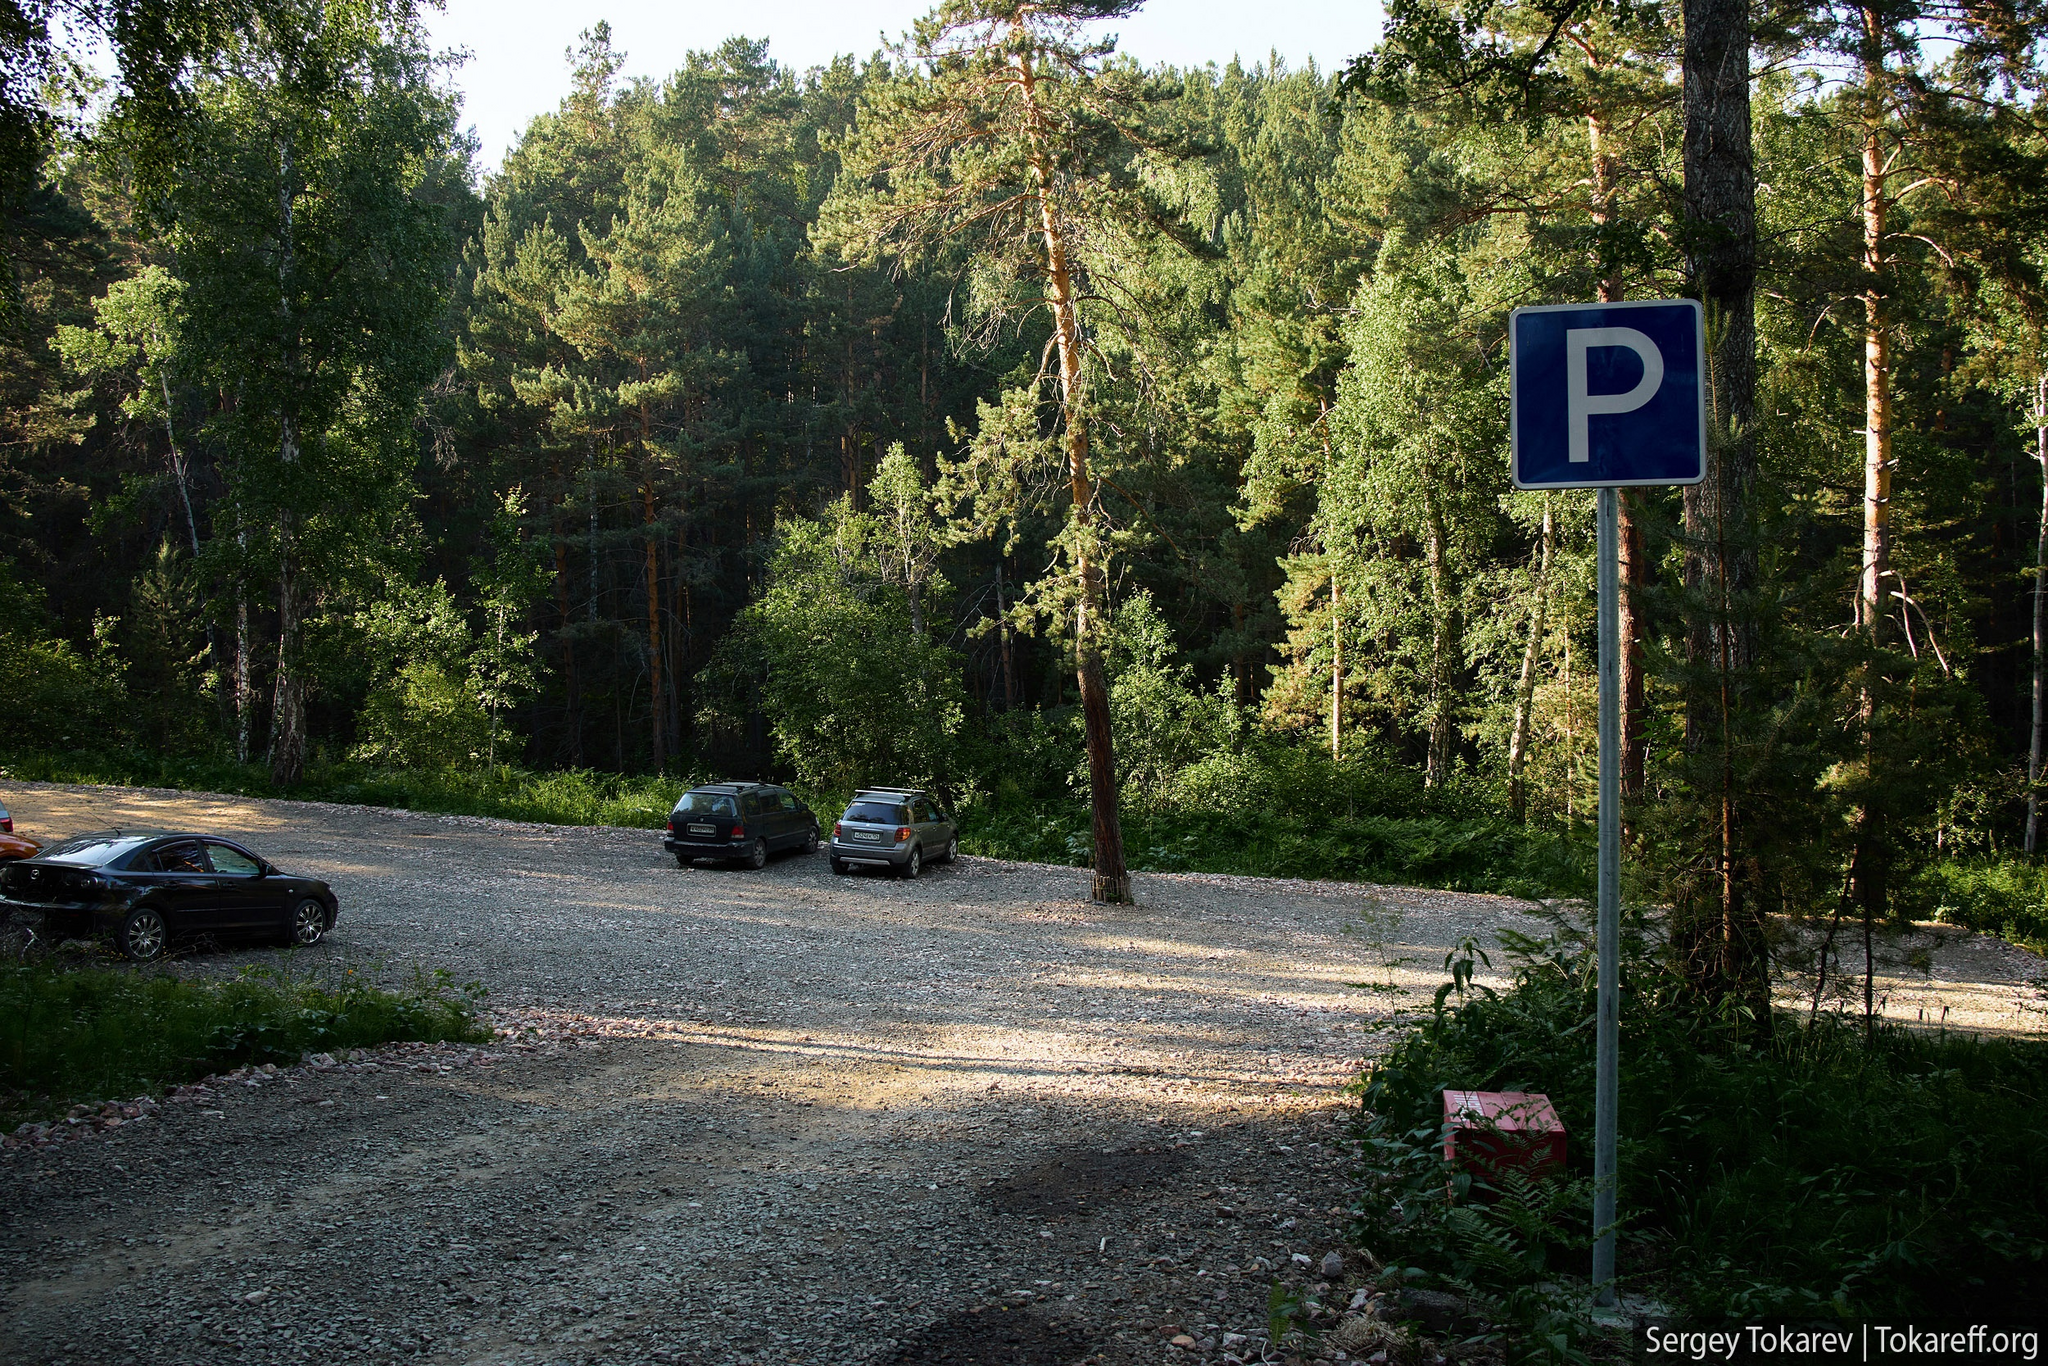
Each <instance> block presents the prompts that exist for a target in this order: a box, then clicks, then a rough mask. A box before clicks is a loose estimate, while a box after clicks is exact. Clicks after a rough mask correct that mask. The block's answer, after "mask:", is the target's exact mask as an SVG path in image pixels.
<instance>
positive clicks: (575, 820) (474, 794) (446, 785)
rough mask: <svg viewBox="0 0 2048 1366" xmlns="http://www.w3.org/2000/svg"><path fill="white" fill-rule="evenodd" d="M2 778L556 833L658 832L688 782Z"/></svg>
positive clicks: (515, 771) (148, 761) (320, 770)
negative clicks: (346, 807) (383, 810)
mask: <svg viewBox="0 0 2048 1366" xmlns="http://www.w3.org/2000/svg"><path fill="white" fill-rule="evenodd" d="M0 757H4V758H5V760H6V768H5V769H4V770H0V774H4V776H7V777H11V778H16V779H20V780H22V781H24V782H52V783H107V784H112V785H117V786H125V787H168V788H178V789H181V790H185V791H192V792H225V793H233V794H235V795H237V796H244V797H286V798H290V799H292V800H295V801H321V802H351V803H358V804H361V805H364V806H383V807H392V808H396V809H398V810H401V811H433V812H440V813H444V814H447V815H453V816H492V817H496V818H498V819H501V820H513V821H538V822H542V823H544V824H548V825H616V826H626V827H630V828H633V829H639V830H659V829H661V827H662V825H663V824H664V823H665V822H666V821H667V819H668V813H669V809H670V808H671V807H672V806H674V805H675V799H676V794H677V793H678V792H680V791H681V790H682V780H678V779H676V778H673V777H667V776H663V775H659V774H653V775H649V774H628V773H605V772H599V771H596V770H592V769H555V770H551V771H548V772H542V773H536V772H533V771H531V770H527V769H520V768H513V767H511V766H509V765H504V764H500V765H499V766H497V767H496V768H491V769H484V768H477V767H465V768H446V769H443V768H404V769H390V768H377V767H373V766H371V765H368V764H363V763H359V762H352V761H332V760H328V759H326V758H324V757H323V756H321V755H320V754H318V753H315V754H314V756H313V757H312V759H311V761H310V762H309V763H308V764H307V766H306V771H305V773H304V774H303V775H301V777H300V779H299V781H298V782H296V783H292V784H289V785H286V786H282V787H280V786H279V785H278V784H277V783H276V782H274V781H273V780H272V777H271V774H270V769H269V767H268V766H267V765H262V764H245V763H236V762H235V761H234V760H233V759H229V758H220V757H214V758H194V757H178V756H166V755H162V754H158V753H153V752H147V751H133V750H130V751H119V750H107V749H100V750H89V749H87V750H81V749H71V750H54V751H48V750H45V751H35V752H31V753H26V754H13V755H4V756H0Z"/></svg>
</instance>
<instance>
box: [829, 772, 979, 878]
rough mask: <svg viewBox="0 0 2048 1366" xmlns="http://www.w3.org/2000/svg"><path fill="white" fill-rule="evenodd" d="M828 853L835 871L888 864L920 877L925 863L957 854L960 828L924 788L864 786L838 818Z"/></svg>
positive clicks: (948, 860)
mask: <svg viewBox="0 0 2048 1366" xmlns="http://www.w3.org/2000/svg"><path fill="white" fill-rule="evenodd" d="M830 852H831V855H832V871H833V872H835V873H850V872H852V871H853V870H854V869H856V868H887V869H890V870H891V871H893V872H894V873H895V874H896V876H898V877H916V876H917V875H918V874H919V873H921V872H923V871H924V865H925V864H927V863H951V862H952V861H953V860H954V859H955V858H957V857H958V856H959V853H960V828H959V827H958V826H956V825H955V824H954V823H953V818H952V817H951V816H950V815H948V814H947V813H946V811H945V810H944V808H942V807H941V806H940V805H939V804H938V801H937V800H936V799H935V798H933V797H932V795H931V794H930V793H928V792H925V791H923V790H922V789H920V788H914V787H869V788H862V789H861V790H860V791H858V792H856V793H854V794H853V801H852V802H851V803H850V804H849V805H848V806H847V808H846V814H845V815H843V816H841V817H840V818H839V819H838V820H837V821H836V822H834V824H833V826H832V846H831V851H830Z"/></svg>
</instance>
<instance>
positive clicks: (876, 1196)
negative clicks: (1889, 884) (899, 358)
mask: <svg viewBox="0 0 2048 1366" xmlns="http://www.w3.org/2000/svg"><path fill="white" fill-rule="evenodd" d="M4 795H5V798H6V801H7V803H8V805H9V806H10V807H11V808H12V809H13V811H14V814H15V816H16V819H17V822H18V824H19V827H20V828H22V829H23V830H25V831H27V832H29V833H31V834H42V833H57V832H64V831H69V830H74V829H84V828H94V827H105V826H112V825H149V826H163V827H172V826H176V827H197V828H205V829H210V830H217V831H221V832H223V833H229V834H233V835H238V836H240V837H242V838H244V839H246V840H247V841H248V842H250V843H251V844H252V845H253V847H255V848H256V849H257V850H259V851H260V852H262V853H264V854H265V855H266V856H268V857H270V858H271V859H273V860H274V861H276V862H278V863H279V864H281V865H283V866H284V867H286V868H288V869H291V870H293V871H304V872H309V873H312V874H315V875H317V876H321V877H324V878H327V879H328V880H329V881H330V882H332V883H333V885H334V886H335V889H336V891H337V892H338V894H339V895H340V897H341V902H342V919H341V922H340V924H339V925H338V927H337V928H336V930H335V932H334V934H333V935H332V936H331V938H330V939H329V941H328V942H327V943H325V944H323V945H321V946H319V947H318V948H316V949H313V950H311V951H307V952H303V953H298V954H294V955H291V956H289V957H288V958H287V957H286V956H285V955H283V954H281V953H280V952H278V951H273V950H263V949H258V950H240V951H226V952H221V951H212V952H197V953H192V954H189V955H187V956H185V957H183V958H181V959H180V960H179V961H178V962H177V963H176V964H175V965H174V966H173V968H172V970H175V971H180V972H191V973H226V972H233V971H237V970H239V969H240V967H241V966H242V965H244V964H247V963H251V962H260V963H266V964H271V965H280V964H282V965H285V966H288V967H289V969H290V970H291V971H294V972H309V973H320V974H332V973H339V972H343V971H347V970H350V969H354V970H355V971H358V972H363V973H372V974H376V975H379V976H382V977H384V978H387V979H404V978H407V977H410V975H411V974H412V973H414V972H415V971H418V970H429V971H431V970H433V969H437V968H446V969H448V970H449V971H450V972H452V973H453V974H455V977H456V980H458V981H465V980H469V979H472V978H474V979H479V980H481V981H483V982H485V983H487V984H488V986H489V987H490V990H491V993H492V995H491V998H490V999H491V1006H492V1009H493V1011H494V1013H495V1015H496V1018H497V1019H498V1021H499V1023H500V1024H501V1025H505V1026H508V1027H512V1028H515V1029H522V1028H529V1027H530V1030H531V1032H530V1033H528V1034H524V1035H520V1034H515V1035H514V1036H512V1037H510V1038H508V1039H506V1040H504V1041H502V1042H501V1043H500V1044H498V1045H494V1046H491V1047H488V1048H483V1049H442V1050H426V1051H418V1052H412V1053H406V1052H397V1053H388V1054H383V1055H379V1056H378V1057H375V1058H371V1059H342V1060H337V1061H336V1063H335V1064H334V1065H333V1066H325V1065H323V1066H320V1067H314V1068H303V1069H290V1070H288V1071H287V1072H284V1073H280V1074H278V1075H276V1076H269V1075H265V1074H262V1073H258V1074H254V1075H250V1076H246V1077H241V1078H236V1079H233V1080H231V1081H226V1082H223V1083H222V1084H220V1085H217V1086H216V1087H214V1088H212V1089H211V1090H210V1091H209V1092H207V1093H205V1094H204V1095H202V1096H201V1097H200V1098H199V1099H196V1100H191V1101H187V1102H185V1103H179V1104H167V1105H165V1106H163V1107H161V1108H160V1109H159V1110H158V1111H157V1112H156V1114H155V1115H154V1116H152V1117H151V1118H149V1119H148V1120H146V1121H144V1122H136V1123H129V1124H126V1125H124V1126H122V1127H120V1128H118V1129H115V1130H113V1131H112V1132H110V1133H107V1134H105V1135H103V1136H100V1137H97V1138H94V1139H91V1140H89V1141H83V1142H77V1143H69V1144H64V1145H61V1146H57V1147H50V1148H41V1149H36V1148H17V1149H14V1150H12V1151H9V1152H6V1153H4V1154H0V1191H4V1193H5V1194H4V1197H0V1208H4V1214H0V1358H4V1359H5V1360H7V1361H10V1362H24V1363H30V1362H35V1363H42V1362H49V1363H60V1362H61V1363H88V1362H91V1363H98V1362H130V1361H133V1362H148V1363H160V1362H181V1363H182V1362H221V1363H227V1362H235V1363H265V1362H300V1361H319V1362H328V1361H351V1362H354V1361H368V1362H383V1361H435V1362H477V1363H513V1362H521V1363H526V1362H532V1363H540V1362H577V1363H582V1362H614V1363H621V1366H624V1364H626V1363H634V1362H644V1361H653V1362H662V1363H670V1362H674V1363H700V1362H701V1363H771V1362H772V1363H782V1362H791V1363H799V1362H801V1363H826V1362H833V1363H838V1362H845V1363H863V1364H864V1366H865V1364H868V1363H874V1364H876V1366H879V1364H880V1363H895V1364H896V1366H913V1364H916V1363H938V1362H983V1361H986V1362H1003V1363H1021V1364H1024V1366H1029V1364H1030V1363H1040V1362H1042V1363H1047V1364H1048V1366H1050V1364H1051V1363H1056V1362H1057V1363H1066V1362H1073V1361H1079V1360H1083V1359H1090V1360H1101V1361H1104V1362H1111V1363H1123V1362H1132V1363H1135V1362H1161V1361H1190V1362H1192V1361H1207V1362H1222V1361H1226V1360H1229V1359H1232V1358H1238V1359H1255V1358H1256V1355H1257V1351H1256V1348H1257V1338H1258V1336H1259V1335H1261V1334H1262V1333H1263V1330H1264V1325H1265V1322H1266V1307H1267V1294H1268V1289H1269V1287H1270V1286H1271V1284H1272V1282H1273V1280H1274V1279H1275V1277H1276V1276H1279V1275H1286V1276H1289V1277H1292V1278H1293V1279H1294V1280H1295V1281H1297V1282H1301V1283H1304V1284H1306V1285H1308V1286H1310V1287H1312V1288H1313V1287H1314V1286H1316V1285H1318V1284H1320V1283H1321V1282H1322V1281H1323V1280H1325V1279H1327V1280H1329V1281H1330V1282H1331V1284H1330V1285H1329V1286H1328V1287H1327V1288H1326V1289H1324V1290H1323V1291H1322V1292H1321V1294H1322V1296H1323V1297H1324V1298H1326V1299H1330V1300H1333V1301H1339V1302H1341V1301H1342V1300H1343V1299H1344V1298H1348V1295H1349V1291H1350V1287H1351V1285H1353V1284H1355V1283H1356V1282H1357V1281H1358V1280H1359V1279H1360V1272H1361V1268H1360V1267H1359V1265H1358V1263H1357V1258H1356V1257H1355V1256H1354V1257H1353V1259H1352V1262H1351V1264H1350V1265H1348V1266H1347V1267H1346V1269H1345V1270H1344V1271H1343V1272H1341V1273H1339V1274H1335V1275H1329V1276H1327V1277H1326V1276H1325V1273H1324V1272H1323V1271H1322V1270H1321V1267H1322V1259H1323V1258H1324V1257H1325V1255H1326V1254H1327V1253H1328V1252H1330V1251H1331V1250H1332V1249H1333V1248H1336V1247H1338V1246H1339V1245H1340V1242H1339V1239H1338V1236H1337V1233H1338V1229H1339V1228H1340V1226H1341V1224H1342V1215H1341V1210H1340V1208H1339V1207H1340V1205H1341V1203H1342V1199H1343V1187H1344V1170H1345V1167H1346V1163H1347V1151H1346V1148H1345V1146H1344V1141H1345V1133H1346V1130H1345V1125H1344V1119H1345V1116H1346V1114H1347V1113H1348V1112H1349V1111H1350V1109H1351V1102H1349V1101H1347V1100H1346V1098H1345V1096H1344V1094H1343V1087H1344V1085H1345V1084H1346V1082H1348V1081H1349V1080H1350V1079H1351V1078H1352V1077H1353V1076H1355V1075H1356V1073H1357V1070H1358V1067H1359V1064H1360V1062H1361V1060H1362V1059H1363V1058H1364V1057H1365V1056H1367V1055H1368V1054H1369V1053H1370V1052H1371V1051H1372V1050H1373V1049H1374V1047H1375V1046H1376V1044H1375V1040H1376V1038H1377V1037H1378V1036H1377V1035H1376V1033H1375V1032H1374V1031H1375V1027H1376V1026H1377V1025H1379V1024H1380V1023H1382V1022H1383V1021H1384V1020H1385V1019H1386V1018H1387V1017H1388V1016H1389V1014H1390V1013H1391V1012H1392V1011H1394V1010H1396V1009H1398V1008H1400V1007H1401V1006H1403V1005H1410V1006H1412V1005H1413V1004H1414V1003H1415V1000H1416V997H1415V993H1416V992H1417V991H1420V990H1423V989H1426V988H1431V987H1433V986H1434V984H1435V983H1436V982H1437V981H1438V980H1440V977H1441V969H1442V962H1443V956H1444V954H1445V952H1446V951H1447V950H1448V947H1449V946H1450V945H1452V944H1455V943H1456V942H1457V941H1458V940H1459V939H1460V938H1462V937H1463V936H1465V935H1468V934H1470V935H1477V936H1480V937H1481V938H1482V939H1483V940H1486V941H1488V942H1490V939H1491V935H1492V933H1493V931H1495V930H1497V929H1499V928H1501V927H1502V926H1514V927H1516V928H1520V929H1523V930H1534V929H1535V928H1537V925H1538V922H1536V921H1535V920H1533V919H1532V918H1530V917H1529V916H1528V915H1526V914H1525V913H1524V911H1525V909H1526V908H1524V907H1522V906H1521V904H1520V903H1517V902H1514V901H1511V900H1508V899H1505V898H1499V897H1485V896H1462V895H1456V894H1450V893H1439V892H1418V891H1406V890H1399V889H1384V888H1377V889H1376V888H1362V887H1358V886H1349V885H1340V884H1319V883H1300V882H1280V881H1266V880H1260V879H1247V878H1205V877H1197V876H1178V877H1153V876H1140V877H1139V878H1138V880H1137V894H1138V900H1139V904H1138V905H1137V906H1136V907H1133V908H1106V907H1100V906H1095V905H1092V904H1090V903H1088V902H1087V901H1086V900H1085V896H1086V887H1087V883H1086V874H1085V873H1083V872H1081V871H1079V870H1075V869H1066V868H1054V867H1045V866H1039V865H1020V864H1005V863H997V862H993V861H987V860H978V859H963V860H961V861H960V862H959V863H958V864H955V865H953V866H950V867H942V868H935V869H933V870H931V871H930V872H928V873H927V875H926V876H925V878H924V879H922V880H921V881H918V882H915V883H906V882H899V881H894V880H887V879H883V878H880V877H876V876H871V875H869V876H857V877H853V878H835V877H833V876H832V875H831V873H830V872H829V871H828V870H827V868H826V866H825V862H824V860H823V858H822V857H821V856H820V857H806V856H802V855H796V856H786V857H783V858H781V859H778V860H776V861H774V862H772V863H771V864H770V865H769V867H768V868H767V869H765V870H763V871H761V872H758V873H752V872H745V871H737V870H726V869H717V868H708V867H702V868H696V869H691V870H687V871H685V870H682V869H678V868H677V867H676V866H675V865H674V863H673V861H671V860H670V859H668V857H667V856H666V855H664V854H663V853H662V852H661V850H660V847H659V844H658V840H657V837H656V836H655V835H653V834H652V833H650V832H646V831H624V830H612V829H577V828H562V827H544V826H529V825H518V824H511V823H505V822H495V821H484V820H477V819H470V818H455V817H432V816H420V815H413V814H407V813H402V812H389V811H378V810H371V809H366V808H360V807H342V806H324V805H316V804H294V803H281V802H259V801H250V800H244V799H239V798H207V797H202V796H193V795H190V794H173V793H149V792H137V791H132V790H117V789H86V788H59V787H38V786H32V785H21V784H17V785H9V786H8V787H6V789H5V793H4ZM2034 961H2035V962H2036V963H2037V962H2038V960H2034ZM2009 981H2010V979H2008V982H2009ZM2001 989H2003V988H2001ZM2011 990H2012V991H2020V990H2022V989H2021V988H2018V987H2012V988H2011ZM2001 999H2004V998H2001ZM2008 1004H2009V1003H2008ZM2011 1008H2013V1009H2017V1008H2016V1007H2011ZM1304 1261H1306V1262H1307V1263H1308V1268H1306V1269H1305V1268H1304V1266H1303V1262H1304ZM1333 1269H1334V1268H1333Z"/></svg>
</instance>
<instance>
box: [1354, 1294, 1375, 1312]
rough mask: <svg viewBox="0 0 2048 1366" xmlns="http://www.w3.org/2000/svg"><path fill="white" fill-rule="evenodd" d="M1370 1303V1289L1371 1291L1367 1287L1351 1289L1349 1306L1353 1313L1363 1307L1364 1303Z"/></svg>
mask: <svg viewBox="0 0 2048 1366" xmlns="http://www.w3.org/2000/svg"><path fill="white" fill-rule="evenodd" d="M1371 1303H1372V1291H1371V1290H1369V1289H1365V1288H1360V1289H1358V1290H1355V1291H1353V1292H1352V1294H1351V1304H1350V1308H1351V1311H1352V1312H1353V1313H1356V1312H1357V1311H1359V1310H1360V1309H1363V1308H1365V1306H1366V1305H1368V1304H1371Z"/></svg>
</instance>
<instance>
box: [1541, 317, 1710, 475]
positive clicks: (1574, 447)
mask: <svg viewBox="0 0 2048 1366" xmlns="http://www.w3.org/2000/svg"><path fill="white" fill-rule="evenodd" d="M1705 355H1706V328H1705V325H1704V319H1703V316H1702V314H1701V311H1700V306H1699V302H1698V301H1697V300H1694V299H1656V300H1645V301H1643V302H1640V303H1619V304H1554V305H1549V306H1546V307H1542V308H1518V309H1516V310H1515V312H1514V315H1513V317H1511V318H1510V319H1509V320H1508V366H1509V381H1508V383H1509V390H1510V393H1511V395H1512V402H1511V407H1510V417H1509V430H1510V433H1511V437H1510V442H1511V445H1512V447H1513V451H1514V456H1513V465H1514V476H1515V487H1516V488H1519V489H1597V488H1631V487H1639V486H1642V485H1658V484H1697V483H1699V482H1700V480H1702V479H1704V478H1706V476H1707V386H1706V362H1705V359H1704V358H1705Z"/></svg>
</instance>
